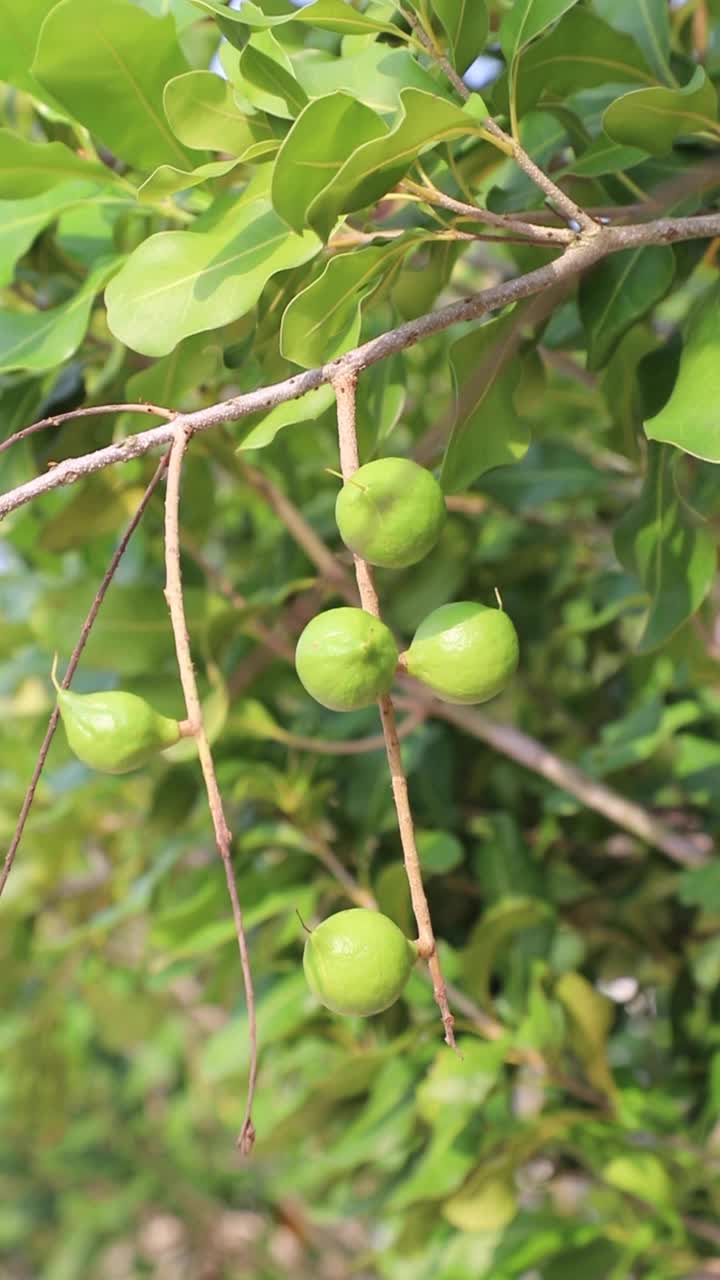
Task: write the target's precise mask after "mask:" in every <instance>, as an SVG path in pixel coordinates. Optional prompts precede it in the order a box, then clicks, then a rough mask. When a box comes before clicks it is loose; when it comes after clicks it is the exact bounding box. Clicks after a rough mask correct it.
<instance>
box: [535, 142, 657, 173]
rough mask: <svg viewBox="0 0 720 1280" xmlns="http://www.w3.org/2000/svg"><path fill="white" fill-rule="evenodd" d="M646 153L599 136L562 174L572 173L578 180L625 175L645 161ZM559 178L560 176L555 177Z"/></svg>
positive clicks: (637, 148)
mask: <svg viewBox="0 0 720 1280" xmlns="http://www.w3.org/2000/svg"><path fill="white" fill-rule="evenodd" d="M646 156H647V153H646V152H645V151H641V150H640V148H639V147H623V146H621V145H620V143H619V142H613V140H612V138H606V137H604V136H603V135H601V136H600V137H599V138H596V139H595V141H594V142H593V143H592V144H591V145H590V146H589V147H588V149H587V151H583V152H582V154H581V155H580V156H578V158H577V160H573V162H572V164H569V165H567V166H566V167H565V168H564V169H563V170H562V173H572V174H575V176H576V177H578V178H602V177H604V176H605V174H608V173H627V171H628V169H633V168H634V167H635V165H637V164H641V163H642V161H643V160H645V159H646ZM557 176H560V175H557Z"/></svg>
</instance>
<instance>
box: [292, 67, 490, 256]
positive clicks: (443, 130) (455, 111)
mask: <svg viewBox="0 0 720 1280" xmlns="http://www.w3.org/2000/svg"><path fill="white" fill-rule="evenodd" d="M473 98H474V105H473V113H474V114H473V113H471V112H469V111H464V110H461V109H460V108H459V107H457V106H455V105H454V104H453V103H452V102H446V101H445V99H444V98H438V97H437V96H435V95H434V94H429V93H424V92H423V91H422V90H420V89H404V90H403V91H402V92H401V94H400V100H401V104H402V107H401V114H400V118H399V119H398V120H397V122H396V123H395V125H394V127H393V128H392V129H391V130H390V131H389V132H387V133H385V132H384V133H383V136H377V134H376V135H375V136H374V137H373V139H372V140H371V141H368V142H365V143H360V145H356V146H355V147H354V148H352V147H351V148H348V149H347V159H346V161H345V163H344V164H343V165H342V167H341V168H340V169H339V171H338V172H337V174H336V176H335V177H333V178H332V180H331V181H330V182H329V183H328V184H327V185H325V186H324V187H323V188H321V189H320V191H319V193H318V194H317V195H316V196H315V199H314V200H313V201H312V203H311V204H310V206H309V208H308V211H307V219H308V222H309V224H310V226H311V227H312V228H313V229H314V230H315V231H317V233H318V235H320V236H321V237H322V238H323V239H327V237H328V236H329V235H330V232H331V231H332V229H333V226H334V225H335V221H336V219H337V218H338V217H339V215H340V214H341V213H343V214H347V213H353V212H355V211H357V210H358V209H364V208H365V207H366V206H367V205H369V204H372V203H373V202H374V201H376V200H379V199H380V197H381V196H383V195H385V193H386V192H387V191H390V190H391V189H392V187H394V186H395V184H396V183H397V182H399V181H400V179H401V178H402V177H403V176H404V175H405V174H406V173H407V171H408V169H409V168H410V167H411V165H412V163H413V161H414V160H415V159H417V157H418V156H419V155H422V154H423V153H424V152H425V151H426V150H427V148H428V147H432V146H435V145H436V144H437V143H438V142H449V141H451V140H452V139H455V138H462V137H470V136H472V135H473V134H474V135H475V136H478V135H479V134H481V132H482V128H481V125H480V124H479V123H478V116H479V117H481V118H484V117H485V116H486V114H487V112H486V109H485V107H484V104H483V103H482V99H478V96H477V95H476V94H475V95H473ZM322 101H324V100H323V99H318V102H322ZM478 102H479V104H480V105H478ZM310 105H311V107H313V106H315V105H316V104H315V103H311V104H310ZM309 109H310V108H308V110H309ZM278 162H279V160H278Z"/></svg>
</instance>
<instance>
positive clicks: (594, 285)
mask: <svg viewBox="0 0 720 1280" xmlns="http://www.w3.org/2000/svg"><path fill="white" fill-rule="evenodd" d="M674 275H675V256H674V254H673V251H672V249H670V248H669V247H667V246H664V245H649V246H647V247H646V248H643V249H628V250H626V251H625V252H623V253H616V254H614V255H613V256H612V257H611V258H608V259H607V260H606V261H605V262H602V263H600V264H599V265H598V266H597V267H595V268H593V270H592V271H590V272H588V273H587V275H585V276H583V278H582V280H581V283H580V291H579V299H578V301H579V306H580V316H581V318H582V322H583V326H584V328H585V333H586V336H587V342H588V368H589V369H592V370H597V369H602V367H603V365H605V364H606V363H607V361H608V359H609V358H610V356H611V354H612V352H613V350H614V348H615V346H616V345H617V343H618V342H619V341H620V339H621V338H622V336H623V334H625V333H626V332H627V330H628V329H630V328H631V326H632V325H633V324H635V322H636V321H637V320H640V319H642V317H643V316H644V315H646V314H647V312H648V311H650V309H651V308H652V307H654V306H655V303H656V302H659V301H660V299H661V298H662V297H664V295H665V294H666V293H667V291H668V289H669V288H670V285H671V284H672V281H673V276H674Z"/></svg>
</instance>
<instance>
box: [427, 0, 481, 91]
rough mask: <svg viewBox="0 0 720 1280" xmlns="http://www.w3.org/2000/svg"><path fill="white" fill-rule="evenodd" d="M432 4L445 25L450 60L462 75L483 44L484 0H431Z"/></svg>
mask: <svg viewBox="0 0 720 1280" xmlns="http://www.w3.org/2000/svg"><path fill="white" fill-rule="evenodd" d="M432 7H433V9H434V11H435V13H436V14H437V16H438V18H439V19H440V21H441V22H442V24H443V27H444V28H445V34H446V36H447V38H448V43H449V45H450V53H451V58H452V64H453V66H454V67H455V70H456V71H458V72H459V73H460V75H462V74H463V73H464V72H465V71H467V69H468V67H469V66H470V63H471V62H473V61H474V60H475V58H476V57H477V56H478V54H479V53H482V51H483V49H484V47H485V41H486V40H487V34H488V16H487V9H486V7H485V0H432Z"/></svg>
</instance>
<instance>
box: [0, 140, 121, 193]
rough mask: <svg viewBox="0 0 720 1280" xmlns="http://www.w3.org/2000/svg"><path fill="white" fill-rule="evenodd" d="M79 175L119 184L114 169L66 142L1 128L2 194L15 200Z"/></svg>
mask: <svg viewBox="0 0 720 1280" xmlns="http://www.w3.org/2000/svg"><path fill="white" fill-rule="evenodd" d="M78 179H83V180H85V181H86V182H99V183H101V184H102V185H103V186H116V187H117V185H118V180H117V178H116V177H115V174H114V173H112V172H111V170H110V169H106V168H105V166H104V165H101V164H92V163H90V161H88V160H82V159H81V158H80V156H77V155H76V154H75V152H74V151H71V150H70V148H69V147H66V146H65V143H64V142H28V140H27V139H26V138H21V137H20V136H19V135H18V134H16V133H11V131H10V130H9V129H0V196H2V197H8V198H10V199H12V200H17V199H20V198H21V197H28V196H36V195H39V194H40V193H41V192H42V191H48V190H49V189H50V188H51V187H55V186H57V185H58V183H60V182H70V181H77V180H78ZM125 190H126V191H127V186H126V187H125Z"/></svg>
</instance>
